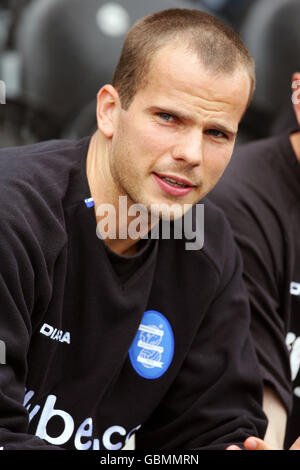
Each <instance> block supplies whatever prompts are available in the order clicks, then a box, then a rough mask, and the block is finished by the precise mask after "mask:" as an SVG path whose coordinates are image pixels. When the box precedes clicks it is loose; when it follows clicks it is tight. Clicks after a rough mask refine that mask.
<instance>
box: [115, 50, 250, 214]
mask: <svg viewBox="0 0 300 470" xmlns="http://www.w3.org/2000/svg"><path fill="white" fill-rule="evenodd" d="M249 90H250V80H249V78H248V75H247V73H246V71H245V70H244V69H242V68H238V69H237V70H236V71H235V72H234V73H233V74H228V75H221V74H220V75H219V76H215V75H213V74H212V73H211V72H207V70H205V67H204V66H203V65H202V64H201V62H200V61H199V59H198V58H197V56H196V55H195V54H193V53H190V52H187V50H186V49H185V48H183V47H182V48H181V47H180V48H176V49H175V48H174V47H172V46H166V47H164V48H162V49H160V50H159V52H158V53H157V54H156V56H155V57H154V59H153V61H152V64H151V67H150V71H149V74H148V79H147V84H146V86H145V87H143V88H142V89H140V90H139V91H138V92H137V93H136V95H135V97H134V99H133V101H132V102H131V104H130V106H129V108H128V109H127V110H124V109H121V108H120V109H119V111H118V112H117V117H116V119H115V120H114V131H113V136H112V147H111V149H112V151H111V155H110V157H111V158H110V171H111V174H112V177H113V180H114V183H115V184H116V189H117V192H118V193H119V195H126V196H128V197H129V202H130V203H131V202H134V203H139V204H143V205H144V206H146V207H147V208H148V210H149V209H150V207H151V205H152V204H168V205H169V206H171V205H172V204H174V203H176V204H179V205H180V206H181V207H182V208H183V205H184V204H195V203H196V202H197V201H199V200H200V199H202V197H204V196H205V195H206V194H207V193H208V192H209V191H210V190H211V189H212V188H213V186H214V185H215V184H216V183H217V181H218V180H219V178H220V177H221V175H222V173H223V171H224V170H225V168H226V166H227V164H228V162H229V160H230V157H231V154H232V151H233V146H234V142H235V136H236V132H237V129H238V124H239V121H240V119H241V117H242V114H243V112H244V111H245V107H246V103H247V101H248V97H249ZM182 214H183V212H182ZM182 214H180V215H182Z"/></svg>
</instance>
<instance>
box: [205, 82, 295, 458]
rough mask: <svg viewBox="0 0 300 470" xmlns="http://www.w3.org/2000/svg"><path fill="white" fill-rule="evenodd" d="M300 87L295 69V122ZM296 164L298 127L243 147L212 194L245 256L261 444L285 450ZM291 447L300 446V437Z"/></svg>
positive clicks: (290, 432) (291, 399)
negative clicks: (263, 428)
mask: <svg viewBox="0 0 300 470" xmlns="http://www.w3.org/2000/svg"><path fill="white" fill-rule="evenodd" d="M299 84H300V73H295V74H294V76H293V80H292V88H293V100H292V101H293V106H294V111H295V115H296V118H297V121H298V123H300V105H299V91H300V88H299ZM299 163H300V132H299V128H296V127H295V128H294V129H289V130H288V131H286V132H283V133H281V134H280V135H278V136H276V137H270V138H268V139H264V140H261V141H258V142H253V143H249V144H246V145H243V146H240V147H239V148H238V149H237V151H235V153H234V156H233V158H232V161H231V163H230V165H229V167H228V169H227V171H226V172H225V174H224V176H223V178H222V180H221V181H220V183H219V184H218V185H217V187H216V188H215V189H214V191H212V193H211V195H210V197H211V199H212V200H213V201H214V202H216V203H217V204H218V205H219V206H221V207H222V208H223V209H224V211H225V212H226V214H227V216H228V217H229V220H230V222H231V224H232V226H233V229H234V233H235V237H236V240H237V242H238V244H239V247H240V249H241V251H242V254H243V258H244V278H245V281H246V285H247V287H248V290H249V294H250V302H251V313H252V316H251V324H252V333H253V336H254V339H255V343H256V350H257V353H258V358H259V361H260V366H261V371H262V375H263V378H264V384H265V391H264V410H265V412H266V414H267V416H268V418H269V426H268V430H267V433H266V436H265V442H264V443H263V442H261V441H257V447H255V448H258V449H268V448H277V449H279V448H282V447H283V442H284V438H285V445H284V447H285V448H290V446H291V444H292V443H293V442H294V441H295V440H296V439H297V438H298V436H299V434H300V427H299V416H300V401H299V397H300V393H299V390H300V387H299V385H300V374H299V367H300V340H299V336H300V324H299V319H298V316H299V315H298V314H299V308H300V270H299V261H300V244H299V234H298V232H299V230H298V228H299V223H300V219H299V213H300V212H299V201H300V184H299V178H300V165H299ZM289 356H290V357H289ZM292 382H293V383H292ZM289 413H291V414H290V416H289V418H288V421H287V415H288V414H289ZM286 421H287V427H286ZM253 448H254V447H253ZM292 448H293V449H295V448H297V449H300V440H298V441H297V443H296V442H295V444H294V445H293V447H292Z"/></svg>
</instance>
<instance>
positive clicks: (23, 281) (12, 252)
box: [0, 213, 58, 450]
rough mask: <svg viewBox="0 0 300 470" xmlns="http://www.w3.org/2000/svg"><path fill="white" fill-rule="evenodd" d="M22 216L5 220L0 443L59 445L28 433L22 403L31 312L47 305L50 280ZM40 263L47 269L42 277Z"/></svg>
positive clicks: (0, 282)
mask: <svg viewBox="0 0 300 470" xmlns="http://www.w3.org/2000/svg"><path fill="white" fill-rule="evenodd" d="M18 215H19V217H16V218H15V217H8V218H6V220H5V221H3V219H2V223H1V227H0V340H1V345H2V361H0V362H1V363H0V448H1V449H4V450H15V449H17V450H23V449H24V450H30V449H34V450H43V449H45V450H46V449H58V447H56V446H51V445H49V444H46V442H45V441H43V440H42V439H39V438H38V437H35V436H33V435H31V434H29V433H28V425H29V420H28V412H27V409H26V407H25V406H24V405H23V400H24V395H25V384H26V377H27V371H28V365H27V353H28V349H29V343H30V338H31V334H32V322H31V319H32V318H31V317H32V316H34V315H35V314H36V309H40V310H43V308H44V306H45V302H46V297H47V296H49V295H50V293H51V283H50V281H49V276H48V268H49V266H48V267H47V266H46V263H45V259H44V258H43V256H42V254H41V249H40V246H39V242H38V241H37V239H36V235H35V234H34V233H33V232H32V227H30V226H29V224H28V222H26V218H25V217H24V214H23V215H22V214H21V213H20V214H18ZM20 227H22V228H20ZM26 234H28V235H26ZM29 239H30V240H31V241H30V242H29V241H28V240H29ZM25 246H26V249H25ZM37 265H39V271H40V273H43V274H42V275H40V276H37V275H36V274H37V271H36V269H35V268H36V266H37Z"/></svg>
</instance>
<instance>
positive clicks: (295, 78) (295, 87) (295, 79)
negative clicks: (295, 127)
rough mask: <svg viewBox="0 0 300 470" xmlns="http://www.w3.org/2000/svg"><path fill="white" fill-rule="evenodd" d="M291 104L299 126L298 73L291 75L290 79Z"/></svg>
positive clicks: (299, 84) (299, 92) (299, 97)
mask: <svg viewBox="0 0 300 470" xmlns="http://www.w3.org/2000/svg"><path fill="white" fill-rule="evenodd" d="M292 93H293V94H292V102H293V106H294V111H295V114H296V118H297V121H298V124H299V125H300V72H295V73H293V77H292Z"/></svg>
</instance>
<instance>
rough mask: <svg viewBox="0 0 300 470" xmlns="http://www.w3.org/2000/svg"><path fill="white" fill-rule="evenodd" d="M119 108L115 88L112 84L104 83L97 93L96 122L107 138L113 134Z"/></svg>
mask: <svg viewBox="0 0 300 470" xmlns="http://www.w3.org/2000/svg"><path fill="white" fill-rule="evenodd" d="M119 108H120V98H119V94H118V92H117V90H116V89H115V88H114V87H113V86H112V85H104V86H103V87H102V88H101V89H100V90H99V92H98V94H97V124H98V129H99V130H100V132H102V134H104V135H105V137H107V138H110V137H112V136H113V133H114V123H115V119H116V114H117V113H118V112H119Z"/></svg>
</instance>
